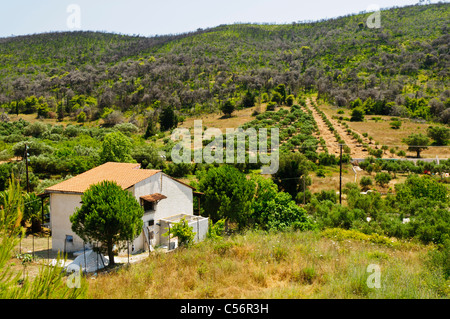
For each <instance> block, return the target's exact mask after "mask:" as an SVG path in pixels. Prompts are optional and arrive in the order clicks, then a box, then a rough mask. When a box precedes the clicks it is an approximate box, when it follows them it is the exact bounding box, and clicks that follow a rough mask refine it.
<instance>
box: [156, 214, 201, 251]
mask: <svg viewBox="0 0 450 319" xmlns="http://www.w3.org/2000/svg"><path fill="white" fill-rule="evenodd" d="M195 234H196V233H195V232H194V228H193V227H191V226H189V224H188V222H187V220H186V218H182V219H181V220H180V222H178V223H175V224H173V225H172V226H171V227H170V235H173V236H174V237H178V242H179V245H180V246H181V247H190V246H192V245H193V244H194V238H195ZM164 236H166V237H167V236H169V232H167V233H165V234H164Z"/></svg>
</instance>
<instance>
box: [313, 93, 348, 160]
mask: <svg viewBox="0 0 450 319" xmlns="http://www.w3.org/2000/svg"><path fill="white" fill-rule="evenodd" d="M306 105H307V106H306V107H307V108H308V109H309V110H311V112H312V115H313V117H314V120H315V121H316V123H317V126H318V128H319V133H320V135H319V136H318V137H322V138H323V139H324V140H325V145H326V146H327V148H328V153H330V154H333V155H339V146H338V140H337V139H336V137H335V136H334V134H333V133H332V132H331V131H330V129H329V128H328V125H327V124H326V123H325V121H324V120H323V119H322V116H320V114H319V113H318V112H317V111H316V109H315V108H313V107H312V106H311V105H310V103H309V101H307V103H306ZM339 134H340V133H339Z"/></svg>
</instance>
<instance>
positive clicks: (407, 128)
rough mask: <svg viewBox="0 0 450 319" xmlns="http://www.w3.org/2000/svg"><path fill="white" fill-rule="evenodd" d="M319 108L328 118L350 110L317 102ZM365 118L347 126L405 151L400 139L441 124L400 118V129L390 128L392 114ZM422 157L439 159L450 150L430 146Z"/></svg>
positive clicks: (448, 154)
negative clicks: (339, 109) (341, 111)
mask: <svg viewBox="0 0 450 319" xmlns="http://www.w3.org/2000/svg"><path fill="white" fill-rule="evenodd" d="M319 105H320V109H321V110H322V111H323V112H325V114H327V116H328V117H329V118H331V117H332V116H343V117H350V110H348V109H343V108H341V110H344V114H338V113H337V111H338V108H337V107H334V106H330V105H326V104H323V103H321V104H319ZM365 118H366V120H365V121H364V122H350V121H347V122H346V123H347V124H348V126H349V127H350V128H351V129H352V130H353V131H355V132H357V133H358V134H360V135H361V136H362V134H363V133H367V134H369V136H372V137H373V139H374V141H376V142H379V143H380V146H381V145H388V146H389V148H392V147H394V148H395V147H397V146H398V149H399V150H404V151H406V149H407V146H406V145H405V144H404V143H403V142H402V140H403V139H404V138H406V137H408V136H409V135H411V134H412V133H422V134H424V135H426V134H427V128H428V127H429V126H430V125H434V126H436V125H441V124H436V123H434V124H430V123H416V122H414V121H412V120H411V119H406V118H402V119H400V118H399V119H400V120H401V122H402V126H401V128H400V129H392V128H391V126H390V123H391V122H392V120H391V119H392V116H382V115H366V116H365ZM372 118H381V120H377V121H375V120H373V119H372ZM407 155H408V156H415V155H416V154H415V153H414V152H413V153H410V152H407ZM421 156H422V157H424V158H436V156H439V158H441V159H444V158H445V159H448V158H450V151H449V149H448V148H442V147H430V148H429V149H428V150H425V151H423V152H422V155H421Z"/></svg>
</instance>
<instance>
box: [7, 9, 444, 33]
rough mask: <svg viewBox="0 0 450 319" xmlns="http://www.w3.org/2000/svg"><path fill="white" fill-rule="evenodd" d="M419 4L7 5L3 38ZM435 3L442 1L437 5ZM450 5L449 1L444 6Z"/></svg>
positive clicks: (175, 29)
mask: <svg viewBox="0 0 450 319" xmlns="http://www.w3.org/2000/svg"><path fill="white" fill-rule="evenodd" d="M418 2H419V0H339V1H336V0H334V1H332V0H312V1H311V0H307V1H305V0H227V1H223V0H222V1H214V0H163V1H161V0H160V1H155V0H147V1H145V0H126V1H124V0H120V1H119V0H39V1H36V0H14V1H5V0H2V3H1V4H0V37H9V36H13V35H16V36H17V35H26V34H36V33H43V32H53V31H74V30H84V31H106V32H115V33H121V34H128V35H141V36H153V35H167V34H179V33H184V32H189V31H195V30H197V29H198V28H208V27H215V26H218V25H221V24H233V23H240V22H241V23H242V22H252V23H278V24H282V23H291V22H299V21H307V20H309V21H315V20H320V19H327V18H334V17H339V16H343V15H347V14H353V13H359V12H361V11H366V10H367V11H371V10H368V8H369V7H370V6H372V5H376V6H378V7H379V8H391V7H395V6H398V7H402V6H405V5H412V4H416V3H418ZM429 2H431V3H436V2H438V1H435V0H431V1H429ZM442 2H447V1H442Z"/></svg>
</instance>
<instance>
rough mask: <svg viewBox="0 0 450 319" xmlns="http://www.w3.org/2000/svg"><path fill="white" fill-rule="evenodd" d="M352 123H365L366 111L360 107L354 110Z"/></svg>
mask: <svg viewBox="0 0 450 319" xmlns="http://www.w3.org/2000/svg"><path fill="white" fill-rule="evenodd" d="M350 121H351V122H363V121H364V110H363V109H362V108H360V107H357V108H355V109H353V111H352V113H351V118H350Z"/></svg>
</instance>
